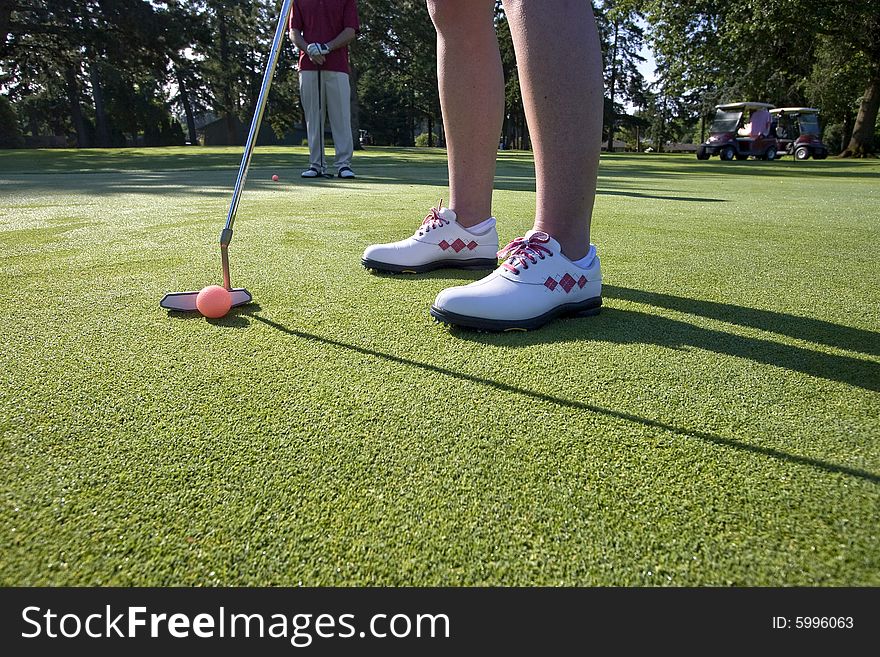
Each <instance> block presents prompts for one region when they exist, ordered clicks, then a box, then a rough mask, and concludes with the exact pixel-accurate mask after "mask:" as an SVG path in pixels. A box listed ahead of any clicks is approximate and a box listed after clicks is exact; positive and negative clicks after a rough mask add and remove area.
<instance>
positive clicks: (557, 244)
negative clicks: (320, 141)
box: [362, 0, 603, 331]
mask: <svg viewBox="0 0 880 657" xmlns="http://www.w3.org/2000/svg"><path fill="white" fill-rule="evenodd" d="M503 6H504V11H505V14H506V15H507V21H508V24H509V25H510V32H511V35H512V37H513V47H514V50H515V52H516V63H517V70H518V74H519V81H520V89H521V90H522V98H523V105H524V106H525V112H526V120H527V121H528V126H529V134H530V136H531V139H532V146H533V148H534V154H535V182H536V192H537V194H536V208H535V215H534V223H533V224H532V229H531V230H529V231H527V232H526V233H525V235H522V236H520V237H517V238H516V239H514V240H512V241H511V242H510V243H509V244H508V245H507V246H505V247H504V248H503V249H501V250H500V251H499V250H498V246H499V244H498V232H497V230H496V228H495V217H494V215H493V214H492V189H493V186H494V179H495V159H496V153H497V149H498V136H499V135H500V134H501V126H502V121H503V119H504V75H503V71H502V66H501V55H500V52H499V49H498V40H497V38H496V36H495V23H494V16H495V14H494V12H495V0H428V11H429V13H430V15H431V19H432V20H433V22H434V27H435V28H436V30H437V64H438V71H437V74H438V78H439V85H440V104H441V106H442V110H443V127H444V130H445V133H446V144H447V156H448V159H449V207H440V204H438V207H435V208H431V210H430V211H429V212H428V214H427V216H426V217H425V219H424V220H423V221H422V223H421V224H420V225H419V226H418V227H417V228H416V231H415V233H414V234H413V235H412V237H409V238H407V239H405V240H401V241H398V242H392V243H388V244H374V245H372V246H369V247H367V249H366V251H365V252H364V255H363V258H362V262H363V264H364V266H365V267H367V268H369V269H374V270H379V271H391V272H410V273H420V272H426V271H430V270H433V269H439V268H452V267H454V268H460V269H494V271H492V273H490V274H489V275H488V276H486V277H484V278H482V279H481V280H478V281H475V282H473V283H471V284H470V285H462V286H458V287H449V288H446V289H445V290H443V291H441V292H440V294H439V295H437V298H436V299H435V300H434V304H433V305H432V306H431V315H432V316H433V317H434V318H435V319H437V320H439V321H441V322H444V323H447V324H454V325H460V326H466V327H471V328H476V329H483V330H489V331H515V330H529V329H534V328H538V327H539V326H541V325H543V324H545V323H546V322H548V321H550V320H552V319H553V318H555V317H559V316H563V315H575V316H578V315H580V316H582V315H593V314H596V313H597V312H598V310H599V307H600V306H601V304H602V298H601V294H602V274H601V271H600V267H599V257H598V254H597V252H596V247H595V246H593V245H592V244H591V243H590V220H591V217H592V212H593V200H594V198H595V195H596V175H597V171H598V166H599V147H600V142H601V138H602V134H601V132H602V107H603V100H602V98H603V80H602V52H601V49H600V45H599V35H598V32H597V30H596V22H595V20H594V18H593V12H592V7H591V5H590V2H588V0H503ZM496 252H497V253H496ZM496 255H497V257H498V258H500V259H501V263H500V266H498V267H497V268H496V266H497V264H498V263H497V262H496Z"/></svg>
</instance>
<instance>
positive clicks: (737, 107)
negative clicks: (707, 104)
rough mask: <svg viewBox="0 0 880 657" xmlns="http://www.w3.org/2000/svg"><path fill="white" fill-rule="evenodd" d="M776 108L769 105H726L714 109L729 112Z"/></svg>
mask: <svg viewBox="0 0 880 657" xmlns="http://www.w3.org/2000/svg"><path fill="white" fill-rule="evenodd" d="M774 107H776V105H771V104H770V103H752V102H746V103H727V104H726V105H716V106H715V109H720V110H725V111H731V110H746V109H747V110H756V109H772V108H774Z"/></svg>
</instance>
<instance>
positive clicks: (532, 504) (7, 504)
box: [0, 147, 880, 586]
mask: <svg viewBox="0 0 880 657" xmlns="http://www.w3.org/2000/svg"><path fill="white" fill-rule="evenodd" d="M239 158H240V149H238V148H228V149H217V148H214V149H212V148H192V149H182V148H181V149H143V150H127V151H78V152H75V151H39V152H33V151H31V152H25V151H14V152H0V198H2V202H0V326H2V332H3V339H2V341H0V344H2V346H0V434H2V446H3V459H2V464H0V481H2V505H0V539H2V547H0V584H2V585H6V586H8V585H46V584H48V585H98V584H101V585H245V584H247V585H298V584H302V585H560V584H562V585H673V586H675V585H874V586H876V585H880V544H878V536H880V526H878V517H880V449H878V438H880V394H878V393H880V284H878V283H880V259H878V255H877V254H878V252H880V210H878V208H880V162H877V161H837V160H826V161H824V162H814V161H808V162H794V161H792V160H791V159H786V160H785V161H778V162H752V161H749V162H729V163H727V162H719V161H718V160H717V159H715V160H712V161H709V162H698V161H697V160H696V159H694V158H693V156H674V155H672V156H670V155H623V154H620V155H611V156H603V159H602V165H601V171H600V178H599V194H598V196H597V200H596V211H595V217H594V224H593V229H594V230H593V240H594V241H595V242H596V243H597V244H598V246H599V253H600V256H601V257H602V259H603V260H602V262H603V273H604V277H605V280H604V289H603V292H604V303H605V305H604V309H603V311H602V313H601V314H600V315H598V316H597V317H593V318H585V319H577V320H561V321H557V322H555V323H553V324H551V325H549V326H547V327H546V328H544V329H542V330H540V331H536V332H530V333H511V334H485V333H473V332H464V331H459V330H450V329H448V328H445V327H443V326H441V325H439V324H434V323H432V321H431V319H430V317H429V315H428V307H429V305H430V303H431V301H432V300H433V299H434V296H435V295H436V294H437V293H438V292H439V291H440V290H441V289H443V288H445V287H448V286H450V285H459V284H464V283H467V282H469V281H471V280H475V279H476V278H478V277H479V276H480V274H478V273H473V272H456V271H438V272H433V273H431V274H426V275H420V276H406V275H402V276H387V275H375V274H371V273H369V272H367V271H365V270H364V269H363V268H362V267H361V265H360V255H361V252H362V250H363V248H364V247H365V246H366V245H367V244H370V243H373V242H376V241H390V240H395V239H401V238H403V237H405V236H407V235H408V234H411V233H412V231H413V230H414V228H415V226H416V225H417V223H418V222H419V221H420V220H421V218H422V217H423V216H424V215H425V213H426V212H427V210H428V208H429V207H430V206H431V205H432V204H433V203H436V201H437V199H438V198H440V197H444V198H445V197H446V194H447V192H446V187H445V185H446V168H445V159H444V154H443V152H442V151H439V150H429V149H419V150H416V149H412V150H408V149H382V148H371V149H369V150H368V151H366V152H363V153H357V154H356V158H355V170H356V171H357V173H358V175H359V177H358V179H357V180H354V181H339V180H321V181H301V180H300V178H299V171H300V170H301V168H304V167H305V166H306V161H307V158H306V153H305V149H303V148H293V149H288V148H268V147H267V148H259V149H257V152H256V154H255V156H254V160H253V164H252V168H251V173H250V175H249V180H248V185H247V190H246V192H245V193H244V195H243V198H242V201H241V205H240V208H239V215H238V219H237V221H236V225H235V228H236V230H235V238H234V240H233V243H232V246H231V247H230V254H231V261H232V277H233V284H234V285H240V286H244V287H247V288H248V289H250V291H251V292H252V293H253V294H254V300H255V302H256V303H255V305H253V306H251V307H248V308H243V309H239V310H238V311H235V312H233V313H232V314H231V315H229V316H228V317H226V318H224V319H222V320H218V321H213V320H212V321H207V320H205V319H202V318H198V317H187V316H183V315H179V314H168V313H166V312H165V311H163V310H161V309H160V308H159V306H158V302H159V299H160V298H161V297H162V295H163V294H164V293H165V292H168V291H178V290H192V289H199V288H201V287H203V286H205V285H207V284H210V283H219V282H220V270H219V250H218V248H217V238H218V235H219V232H220V229H221V227H222V225H223V222H224V220H225V217H226V210H227V207H228V203H229V199H230V196H231V187H232V184H233V182H234V180H235V176H236V170H237V166H238V161H239ZM275 173H277V174H278V175H279V176H280V178H281V180H280V181H279V182H277V183H273V182H271V179H270V178H271V176H272V174H275ZM533 208H534V176H533V167H532V161H531V157H530V155H529V154H525V153H502V154H501V155H500V160H499V170H498V178H497V192H496V194H495V211H496V214H497V216H498V217H499V232H500V235H501V239H502V240H508V239H511V238H513V237H515V236H517V235H519V234H522V233H523V232H524V231H525V230H526V229H527V228H529V227H530V224H531V220H532V216H533Z"/></svg>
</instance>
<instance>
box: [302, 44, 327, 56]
mask: <svg viewBox="0 0 880 657" xmlns="http://www.w3.org/2000/svg"><path fill="white" fill-rule="evenodd" d="M306 52H308V54H309V57H314V56H315V55H324V56H326V55H329V54H330V48H328V47H327V44H326V43H310V44H309V47H308V48H307V50H306Z"/></svg>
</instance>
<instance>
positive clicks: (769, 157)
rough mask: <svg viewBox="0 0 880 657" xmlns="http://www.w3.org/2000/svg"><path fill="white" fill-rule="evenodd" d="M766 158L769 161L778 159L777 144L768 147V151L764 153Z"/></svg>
mask: <svg viewBox="0 0 880 657" xmlns="http://www.w3.org/2000/svg"><path fill="white" fill-rule="evenodd" d="M764 159H765V160H767V161H768V162H772V161H773V160H775V159H776V147H775V146H771V147H770V148H768V149H767V151H766V152H765V153H764Z"/></svg>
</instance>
